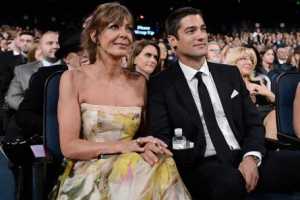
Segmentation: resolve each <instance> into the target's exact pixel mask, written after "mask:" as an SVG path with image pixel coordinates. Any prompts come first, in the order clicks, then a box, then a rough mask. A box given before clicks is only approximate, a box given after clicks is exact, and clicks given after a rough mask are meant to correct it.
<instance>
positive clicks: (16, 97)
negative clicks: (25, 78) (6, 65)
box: [5, 67, 24, 110]
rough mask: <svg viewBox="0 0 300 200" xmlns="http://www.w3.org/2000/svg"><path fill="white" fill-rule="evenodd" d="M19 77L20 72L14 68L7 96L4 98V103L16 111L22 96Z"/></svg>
mask: <svg viewBox="0 0 300 200" xmlns="http://www.w3.org/2000/svg"><path fill="white" fill-rule="evenodd" d="M20 77H21V72H20V71H19V70H18V67H16V68H15V73H14V77H13V79H12V80H11V82H10V84H9V87H8V90H7V94H6V96H5V102H6V103H7V104H8V106H9V107H10V108H12V109H14V110H18V108H19V105H20V103H21V102H22V100H23V95H24V91H23V89H22V84H21V80H20Z"/></svg>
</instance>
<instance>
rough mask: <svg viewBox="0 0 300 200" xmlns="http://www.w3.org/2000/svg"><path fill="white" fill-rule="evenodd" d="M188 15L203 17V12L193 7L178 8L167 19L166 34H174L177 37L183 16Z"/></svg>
mask: <svg viewBox="0 0 300 200" xmlns="http://www.w3.org/2000/svg"><path fill="white" fill-rule="evenodd" d="M188 15H200V16H201V17H202V13H201V11H200V10H199V9H196V8H192V7H183V8H178V9H176V10H175V11H173V12H172V13H171V14H170V15H169V16H168V17H167V19H166V23H165V30H166V34H167V35H174V36H175V37H177V31H178V29H179V28H180V21H181V19H182V18H184V17H186V16H188Z"/></svg>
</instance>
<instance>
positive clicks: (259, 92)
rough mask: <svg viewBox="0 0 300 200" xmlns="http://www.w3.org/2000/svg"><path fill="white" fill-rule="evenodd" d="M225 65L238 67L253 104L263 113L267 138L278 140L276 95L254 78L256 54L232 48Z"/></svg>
mask: <svg viewBox="0 0 300 200" xmlns="http://www.w3.org/2000/svg"><path fill="white" fill-rule="evenodd" d="M224 61H225V63H226V64H230V65H236V66H237V67H238V69H239V71H240V73H241V75H242V77H243V79H244V82H245V84H246V87H247V89H248V91H249V93H250V97H251V99H252V101H253V103H255V104H256V106H257V109H258V111H259V112H260V113H261V117H262V119H263V123H264V126H265V129H266V137H268V138H272V139H277V128H276V116H275V110H274V103H275V95H274V93H273V92H272V91H271V90H270V89H268V88H267V86H266V85H265V84H264V81H263V80H262V79H261V78H258V77H254V68H255V65H256V63H257V58H256V54H255V52H254V51H253V49H251V48H246V47H234V48H230V49H229V50H228V52H227V54H226V57H225V60H224Z"/></svg>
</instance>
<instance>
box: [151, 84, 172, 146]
mask: <svg viewBox="0 0 300 200" xmlns="http://www.w3.org/2000/svg"><path fill="white" fill-rule="evenodd" d="M147 120H148V131H147V133H148V135H152V136H154V137H157V138H159V139H161V140H163V141H164V142H165V143H166V144H168V145H169V146H170V144H171V141H172V135H171V134H170V133H171V126H170V121H169V117H168V110H167V104H166V100H165V94H164V87H163V86H162V83H161V82H160V81H159V79H153V80H150V82H149V86H148V104H147Z"/></svg>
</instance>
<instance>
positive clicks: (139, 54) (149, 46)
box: [128, 40, 160, 80]
mask: <svg viewBox="0 0 300 200" xmlns="http://www.w3.org/2000/svg"><path fill="white" fill-rule="evenodd" d="M159 56H160V50H159V47H158V46H157V44H156V43H155V42H153V41H151V40H140V41H136V42H134V44H133V48H132V51H131V54H130V56H129V62H128V68H129V69H131V70H134V71H137V72H139V73H141V74H142V75H143V76H144V77H145V78H146V79H147V80H148V79H149V77H150V75H151V74H152V73H154V72H155V71H156V68H157V65H158V63H159Z"/></svg>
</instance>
